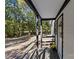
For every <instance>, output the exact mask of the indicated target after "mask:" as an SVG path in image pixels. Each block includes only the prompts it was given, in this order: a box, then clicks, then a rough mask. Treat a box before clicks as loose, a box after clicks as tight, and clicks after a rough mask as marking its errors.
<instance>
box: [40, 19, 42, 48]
mask: <svg viewBox="0 0 79 59" xmlns="http://www.w3.org/2000/svg"><path fill="white" fill-rule="evenodd" d="M40 39H41V43H40V45H41V48H42V19H40Z"/></svg>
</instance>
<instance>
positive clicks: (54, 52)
mask: <svg viewBox="0 0 79 59" xmlns="http://www.w3.org/2000/svg"><path fill="white" fill-rule="evenodd" d="M50 59H60V58H59V56H58V53H57V50H56V49H52V48H51V49H50Z"/></svg>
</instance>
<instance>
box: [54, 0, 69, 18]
mask: <svg viewBox="0 0 79 59" xmlns="http://www.w3.org/2000/svg"><path fill="white" fill-rule="evenodd" d="M69 1H70V0H65V2H64V3H63V5H62V6H61V8H60V10H59V12H58V13H57V15H56V17H55V18H57V17H58V15H59V14H60V13H61V12H62V11H63V9H64V8H65V7H66V5H67V4H68V3H69Z"/></svg>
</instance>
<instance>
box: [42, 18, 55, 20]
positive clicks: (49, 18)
mask: <svg viewBox="0 0 79 59" xmlns="http://www.w3.org/2000/svg"><path fill="white" fill-rule="evenodd" d="M42 20H55V18H42Z"/></svg>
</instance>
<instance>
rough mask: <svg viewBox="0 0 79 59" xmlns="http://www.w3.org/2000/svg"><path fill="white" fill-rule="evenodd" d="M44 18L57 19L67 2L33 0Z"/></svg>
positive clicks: (60, 0) (59, 0) (61, 0)
mask: <svg viewBox="0 0 79 59" xmlns="http://www.w3.org/2000/svg"><path fill="white" fill-rule="evenodd" d="M31 1H32V2H33V4H34V6H35V8H36V10H37V11H38V13H39V14H40V16H41V17H42V18H55V17H56V15H57V13H58V11H59V10H60V8H61V6H62V5H63V3H64V1H65V0H31Z"/></svg>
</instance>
